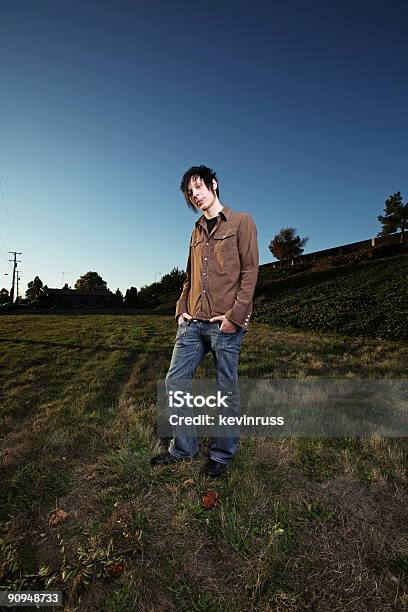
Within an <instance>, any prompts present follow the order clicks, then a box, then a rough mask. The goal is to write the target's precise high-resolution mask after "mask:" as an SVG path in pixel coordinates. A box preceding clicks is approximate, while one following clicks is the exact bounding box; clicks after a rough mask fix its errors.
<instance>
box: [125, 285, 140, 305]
mask: <svg viewBox="0 0 408 612" xmlns="http://www.w3.org/2000/svg"><path fill="white" fill-rule="evenodd" d="M138 304H139V299H138V295H137V289H136V287H131V288H130V289H127V290H126V294H125V306H126V308H137V307H138Z"/></svg>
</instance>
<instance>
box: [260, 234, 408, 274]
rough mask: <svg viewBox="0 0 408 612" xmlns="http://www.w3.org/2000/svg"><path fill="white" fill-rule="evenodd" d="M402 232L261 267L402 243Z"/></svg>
mask: <svg viewBox="0 0 408 612" xmlns="http://www.w3.org/2000/svg"><path fill="white" fill-rule="evenodd" d="M401 236H402V232H396V233H395V234H391V235H389V236H376V237H375V238H369V239H368V240H361V241H359V242H350V243H348V244H342V245H341V246H336V247H332V248H330V249H323V250H322V251H314V252H312V253H305V254H303V255H300V256H299V257H296V259H295V260H292V261H291V262H282V263H280V262H279V261H278V260H275V261H272V262H270V263H266V264H261V265H260V266H259V267H260V268H265V267H273V268H275V267H279V268H281V267H282V268H286V267H288V266H291V265H292V266H293V265H296V263H314V262H316V261H318V260H319V259H324V258H325V257H336V256H338V255H348V254H350V253H357V252H358V251H363V250H366V249H371V248H374V247H378V246H383V245H387V244H400V243H401Z"/></svg>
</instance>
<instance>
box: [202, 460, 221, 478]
mask: <svg viewBox="0 0 408 612" xmlns="http://www.w3.org/2000/svg"><path fill="white" fill-rule="evenodd" d="M227 469H228V463H220V462H219V461H214V459H207V463H206V464H205V465H204V466H203V467H202V468H201V470H200V474H201V475H202V476H210V477H211V478H217V476H222V475H223V474H224V473H225V472H226V471H227Z"/></svg>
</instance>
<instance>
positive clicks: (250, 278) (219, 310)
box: [150, 166, 259, 477]
mask: <svg viewBox="0 0 408 612" xmlns="http://www.w3.org/2000/svg"><path fill="white" fill-rule="evenodd" d="M180 189H181V191H182V192H183V194H184V197H185V199H186V202H187V205H188V206H189V208H191V209H192V210H193V211H194V212H198V210H200V211H201V212H202V213H203V215H202V216H201V217H200V219H199V220H198V221H197V222H196V224H195V226H194V229H193V232H192V235H191V240H190V248H189V256H188V262H187V270H186V279H185V281H184V285H183V289H182V292H181V296H180V299H179V300H178V302H177V305H176V319H177V322H178V329H177V335H176V342H175V345H174V350H173V356H172V360H171V363H170V368H169V371H168V373H167V377H166V391H167V393H168V392H169V391H170V390H172V389H177V383H178V382H179V383H180V381H183V380H184V381H189V380H190V381H191V379H192V378H193V376H194V373H195V371H196V370H197V368H198V367H199V365H200V364H201V362H202V361H203V359H204V356H205V355H206V353H207V352H208V351H211V352H212V355H213V358H214V363H215V367H216V372H217V381H218V384H220V385H221V386H222V385H223V384H224V387H225V384H226V385H227V386H228V383H236V382H237V380H238V374H237V368H238V359H239V352H240V348H241V343H242V340H243V337H244V334H245V333H246V331H247V327H248V323H249V320H250V317H251V313H252V299H253V294H254V290H255V285H256V280H257V276H258V265H259V255H258V244H257V233H256V227H255V224H254V222H253V220H252V218H251V217H250V215H248V214H247V213H239V212H234V211H233V210H231V209H230V208H229V207H227V206H223V205H222V204H221V203H220V201H219V188H218V180H217V177H216V174H215V172H214V171H213V170H211V169H210V168H207V167H206V166H193V167H192V168H190V169H189V170H188V171H187V172H186V173H185V174H184V176H183V178H182V181H181V185H180ZM233 409H234V410H235V413H236V414H239V400H238V402H237V405H236V406H235V407H233ZM238 443H239V436H235V437H231V436H228V435H227V436H225V437H222V436H220V437H217V438H214V439H213V443H212V445H211V446H210V448H209V457H208V460H207V463H206V464H205V466H204V467H203V469H202V470H201V473H202V474H204V475H206V476H213V477H216V476H221V475H222V474H223V473H224V472H225V470H226V469H227V466H228V464H229V462H230V460H231V459H232V457H233V456H234V455H235V453H236V451H237V447H238ZM197 453H198V445H197V437H196V435H193V434H191V433H190V434H189V435H188V434H187V433H185V432H184V433H183V431H179V432H176V433H175V435H174V438H173V439H172V440H171V442H170V446H169V449H168V451H166V452H164V453H161V454H159V455H156V456H155V457H153V458H152V459H151V461H150V463H151V465H152V466H155V465H166V464H169V463H174V462H177V461H183V460H186V459H189V458H191V457H194V456H195V455H196V454H197Z"/></svg>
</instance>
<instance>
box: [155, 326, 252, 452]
mask: <svg viewBox="0 0 408 612" xmlns="http://www.w3.org/2000/svg"><path fill="white" fill-rule="evenodd" d="M220 324H221V322H219V321H216V322H214V323H209V322H208V321H201V320H200V319H193V320H190V321H184V322H183V323H181V325H179V326H178V329H177V335H176V341H175V344H174V349H173V356H172V359H171V363H170V367H169V371H168V373H167V376H166V392H167V394H168V393H169V391H177V390H179V389H180V385H184V386H185V385H187V386H188V385H189V381H191V380H192V378H193V376H194V374H195V372H196V370H197V368H198V366H199V365H200V364H201V362H202V361H203V359H204V357H205V355H206V354H207V353H208V351H211V353H212V355H213V358H214V364H215V368H216V372H217V383H218V387H219V388H220V390H221V391H222V390H223V389H224V390H228V389H231V386H235V388H236V387H237V385H236V384H235V385H234V383H236V382H237V381H238V373H237V368H238V359H239V352H240V348H241V343H242V340H243V337H244V335H245V333H246V330H245V329H243V328H242V327H238V329H237V331H236V332H233V333H226V332H221V331H220V329H219V326H220ZM185 390H187V389H185ZM234 397H235V399H234V401H233V402H232V405H231V406H229V408H228V416H231V415H233V416H239V413H240V403H239V393H238V395H235V396H234ZM218 410H219V414H221V415H222V411H223V408H219V409H218ZM188 432H189V433H187V431H185V432H183V431H182V428H181V429H180V428H177V429H176V430H174V438H173V439H172V440H171V441H170V445H169V452H170V453H171V454H172V455H174V456H175V457H177V459H183V458H185V457H194V456H195V455H196V454H197V453H198V444H197V436H196V434H195V431H194V428H191V427H190V428H189V429H188ZM238 443H239V434H238V435H234V436H225V437H222V436H220V437H216V438H214V439H213V442H212V445H211V446H210V449H209V457H210V458H211V459H214V461H219V462H220V463H228V462H229V461H230V460H231V458H232V457H233V456H234V455H235V453H236V451H237V447H238Z"/></svg>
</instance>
